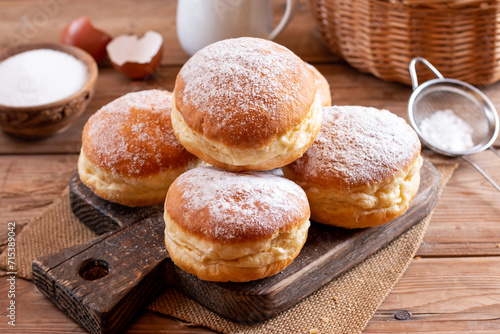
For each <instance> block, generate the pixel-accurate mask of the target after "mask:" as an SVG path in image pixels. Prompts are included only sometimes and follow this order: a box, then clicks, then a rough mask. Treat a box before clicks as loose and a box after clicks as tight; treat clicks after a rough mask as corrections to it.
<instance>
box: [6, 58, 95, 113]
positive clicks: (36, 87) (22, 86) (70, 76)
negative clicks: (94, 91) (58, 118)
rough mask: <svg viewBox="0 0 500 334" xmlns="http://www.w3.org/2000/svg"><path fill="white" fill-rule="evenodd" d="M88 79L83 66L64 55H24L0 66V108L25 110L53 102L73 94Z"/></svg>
mask: <svg viewBox="0 0 500 334" xmlns="http://www.w3.org/2000/svg"><path fill="white" fill-rule="evenodd" d="M88 77H89V72H88V70H87V67H86V66H85V64H84V63H83V62H81V61H80V60H78V59H76V58H75V57H73V56H71V55H69V54H67V53H65V52H61V51H56V50H49V49H39V50H31V51H25V52H22V53H19V54H17V55H14V56H12V57H9V58H7V59H6V60H4V61H3V62H1V63H0V104H3V105H7V106H16V107H25V106H36V105H41V104H46V103H51V102H55V101H58V100H61V99H63V98H66V97H68V96H70V95H72V94H74V93H76V92H77V91H78V90H79V89H80V88H82V87H83V86H84V85H85V83H86V82H87V80H88Z"/></svg>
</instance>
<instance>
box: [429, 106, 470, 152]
mask: <svg viewBox="0 0 500 334" xmlns="http://www.w3.org/2000/svg"><path fill="white" fill-rule="evenodd" d="M419 127H420V130H421V131H422V134H423V138H424V139H425V140H427V141H428V142H429V143H430V144H432V145H434V146H436V147H437V148H440V149H442V150H444V151H452V152H463V151H466V150H468V149H469V148H471V147H473V146H474V142H473V140H472V136H473V133H474V130H473V129H472V127H471V126H470V125H469V124H468V123H466V122H465V121H464V120H463V119H462V118H460V117H458V116H457V115H456V114H455V113H454V112H453V110H450V109H445V110H438V111H436V112H435V113H433V114H432V115H430V116H429V117H427V118H424V119H423V120H422V122H421V123H420V125H419Z"/></svg>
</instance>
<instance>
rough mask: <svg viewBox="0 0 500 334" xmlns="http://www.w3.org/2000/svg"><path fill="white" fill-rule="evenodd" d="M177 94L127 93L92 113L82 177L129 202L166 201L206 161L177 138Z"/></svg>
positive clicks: (98, 190) (97, 190) (80, 164)
mask: <svg viewBox="0 0 500 334" xmlns="http://www.w3.org/2000/svg"><path fill="white" fill-rule="evenodd" d="M171 99H172V94H171V93H170V92H167V91H161V90H147V91H141V92H135V93H129V94H126V95H124V96H122V97H120V98H118V99H116V100H114V101H112V102H111V103H109V104H107V105H105V106H104V107H102V108H101V109H100V110H98V111H97V112H96V113H95V114H94V115H92V116H91V117H90V118H89V120H88V121H87V123H86V124H85V127H84V129H83V134H82V149H81V152H80V157H79V160H78V173H79V176H80V179H81V180H82V182H83V183H84V184H86V185H87V186H88V187H89V188H90V189H91V190H92V191H93V192H94V193H95V194H96V195H97V196H99V197H102V198H104V199H106V200H108V201H111V202H115V203H119V204H123V205H127V206H146V205H155V204H163V203H164V201H165V196H166V194H167V190H168V187H169V186H170V184H171V183H172V182H173V181H174V179H175V178H176V177H177V176H178V175H180V174H181V173H183V172H184V171H186V170H188V169H191V168H194V167H197V166H198V165H200V164H201V163H202V161H201V160H200V159H198V158H196V157H195V156H194V155H192V154H190V153H189V152H187V151H186V150H185V149H184V148H183V147H182V146H181V144H180V143H179V141H178V140H177V138H176V137H175V135H174V133H173V130H172V124H171V120H170V111H171V106H172V101H171Z"/></svg>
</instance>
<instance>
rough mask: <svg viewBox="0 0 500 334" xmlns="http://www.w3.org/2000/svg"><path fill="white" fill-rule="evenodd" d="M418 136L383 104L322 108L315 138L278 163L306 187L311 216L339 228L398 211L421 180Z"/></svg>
mask: <svg viewBox="0 0 500 334" xmlns="http://www.w3.org/2000/svg"><path fill="white" fill-rule="evenodd" d="M421 166H422V158H421V156H420V141H419V139H418V136H417V134H416V133H415V131H413V129H412V128H411V127H410V126H409V125H408V124H407V123H406V122H405V120H404V119H402V118H400V117H398V116H396V115H395V114H392V113H390V112H389V111H387V110H378V109H375V108H367V107H358V106H343V107H338V106H334V107H325V108H323V123H322V125H321V130H320V133H319V135H318V137H317V138H316V141H315V142H314V143H313V145H312V146H311V147H310V148H309V150H308V151H307V152H306V153H305V154H304V155H303V156H302V157H301V158H300V159H298V160H297V161H294V162H293V163H291V164H290V165H288V166H285V167H283V168H282V170H283V173H284V175H285V177H287V178H289V179H291V180H293V181H295V182H296V183H297V184H299V185H300V186H302V188H303V189H304V190H305V192H306V194H307V197H308V199H309V204H310V206H311V220H313V221H318V222H320V223H324V224H328V225H334V226H339V227H344V228H361V227H368V226H376V225H381V224H385V223H387V222H389V221H391V220H393V219H394V218H396V217H398V216H400V215H401V214H403V213H404V212H405V211H406V210H407V208H408V205H409V203H410V201H411V199H412V198H413V197H414V196H415V194H416V193H417V190H418V187H419V183H420V167H421Z"/></svg>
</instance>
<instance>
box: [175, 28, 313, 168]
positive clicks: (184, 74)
mask: <svg viewBox="0 0 500 334" xmlns="http://www.w3.org/2000/svg"><path fill="white" fill-rule="evenodd" d="M320 124H321V99H320V98H319V94H318V91H317V88H316V84H315V78H314V75H313V72H312V71H311V70H310V69H309V68H308V66H307V64H306V63H304V62H303V61H302V60H301V59H300V58H299V57H297V56H296V55H295V54H293V53H292V52H291V51H290V50H288V49H286V48H285V47H283V46H280V45H279V44H276V43H274V42H271V41H268V40H264V39H258V38H249V37H244V38H237V39H228V40H224V41H220V42H217V43H214V44H212V45H209V46H207V47H206V48H204V49H202V50H200V51H199V52H197V53H196V54H195V55H194V56H193V57H191V58H190V59H189V60H188V61H187V62H186V64H185V65H184V66H183V67H182V69H181V71H180V72H179V74H178V76H177V79H176V83H175V90H174V101H173V109H172V125H173V128H174V131H175V134H176V136H177V137H178V139H179V141H180V142H181V143H182V144H183V145H184V146H185V147H186V149H187V150H188V151H190V152H192V153H194V154H195V155H197V156H198V157H200V158H202V159H203V160H205V161H207V162H208V163H210V164H212V165H215V166H217V167H220V168H224V169H227V170H232V171H245V170H269V169H273V168H276V167H281V166H283V165H285V164H287V163H290V162H291V161H293V160H295V159H296V158H298V157H299V156H301V155H302V154H303V152H305V150H306V149H307V148H308V147H309V146H310V144H311V143H312V142H313V140H314V138H315V137H316V135H317V133H318V131H319V127H320Z"/></svg>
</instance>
